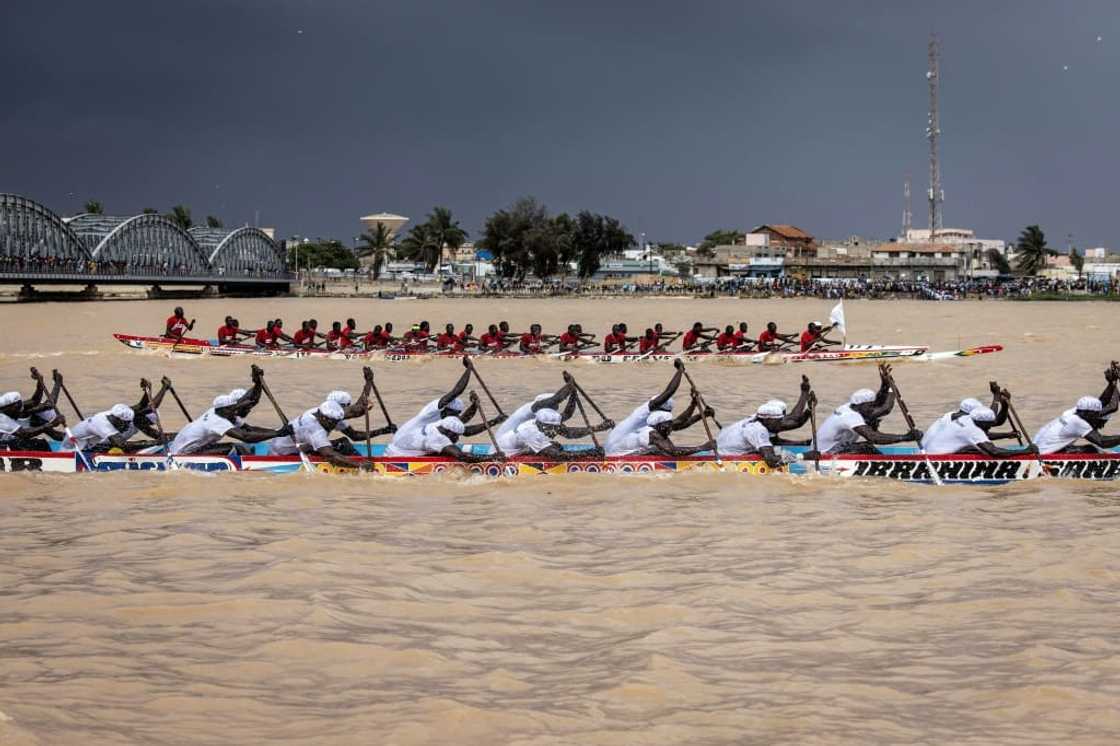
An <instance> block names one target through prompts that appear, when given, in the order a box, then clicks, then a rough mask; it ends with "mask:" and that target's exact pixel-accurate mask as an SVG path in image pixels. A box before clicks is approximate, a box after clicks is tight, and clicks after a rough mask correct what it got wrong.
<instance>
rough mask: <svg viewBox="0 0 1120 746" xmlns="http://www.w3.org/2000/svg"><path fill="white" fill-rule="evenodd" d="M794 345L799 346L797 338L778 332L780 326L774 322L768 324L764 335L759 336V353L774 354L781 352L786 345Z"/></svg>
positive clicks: (763, 332)
mask: <svg viewBox="0 0 1120 746" xmlns="http://www.w3.org/2000/svg"><path fill="white" fill-rule="evenodd" d="M792 344H797V336H796V335H794V334H782V333H781V332H779V331H778V325H777V324H775V323H774V322H773V321H768V322H766V328H765V329H763V330H762V334H759V335H758V351H759V352H774V351H775V350H780V349H781V348H782V347H783V346H784V345H792Z"/></svg>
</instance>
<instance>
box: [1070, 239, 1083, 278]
mask: <svg viewBox="0 0 1120 746" xmlns="http://www.w3.org/2000/svg"><path fill="white" fill-rule="evenodd" d="M1069 263H1070V265H1071V266H1072V267H1073V268H1074V270H1076V272H1077V279H1079V280H1080V279H1081V275H1082V273H1083V272H1084V271H1085V256H1084V255H1083V254H1081V253H1080V252H1078V250H1077V249H1075V248H1073V247H1072V246H1070V247H1069Z"/></svg>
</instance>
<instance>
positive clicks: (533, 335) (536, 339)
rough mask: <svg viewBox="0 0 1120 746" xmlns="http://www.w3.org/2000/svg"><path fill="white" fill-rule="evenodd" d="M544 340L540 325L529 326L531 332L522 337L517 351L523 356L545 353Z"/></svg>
mask: <svg viewBox="0 0 1120 746" xmlns="http://www.w3.org/2000/svg"><path fill="white" fill-rule="evenodd" d="M543 342H544V338H543V336H542V335H541V325H540V324H529V331H527V332H525V333H524V334H522V335H521V339H520V340H518V343H517V349H518V350H520V352H521V354H523V355H539V354H540V353H541V352H542V351H543V347H542V345H543Z"/></svg>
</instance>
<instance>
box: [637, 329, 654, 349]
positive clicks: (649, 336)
mask: <svg viewBox="0 0 1120 746" xmlns="http://www.w3.org/2000/svg"><path fill="white" fill-rule="evenodd" d="M656 348H657V332H655V331H654V330H653V329H652V328H648V329H646V333H645V334H643V335H642V338H641V339H640V340H639V341H638V352H640V353H642V354H643V355H645V354H646V353H647V352H649V353H651V354H652V351H653V350H654V349H656Z"/></svg>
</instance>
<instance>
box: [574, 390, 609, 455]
mask: <svg viewBox="0 0 1120 746" xmlns="http://www.w3.org/2000/svg"><path fill="white" fill-rule="evenodd" d="M564 381H565V382H566V383H570V384H572V388H574V389H575V392H574V396H575V397H576V407H577V408H578V409H579V413H580V414H581V415H582V416H583V424H584V427H586V428H587V429H588V430H589V431H590V435H591V442H592V443H594V444H595V447H596V448H599V450H602V448H601V447H600V446H599V438H597V437H596V436H595V431H594V430H592V429H591V420H590V419H588V417H587V410H585V409H584V408H583V401H582V400H581V398H580V394H581V392H582V391H583V389H581V388H580V386H579V384H578V383H576V379H575V376H573V375H572V374H571V373H569V372H568V371H564ZM592 406H594V405H592ZM595 409H596V411H598V407H596V408H595ZM601 414H602V413H601V412H600V415H601ZM603 419H604V420H605V419H607V418H606V417H603Z"/></svg>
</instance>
